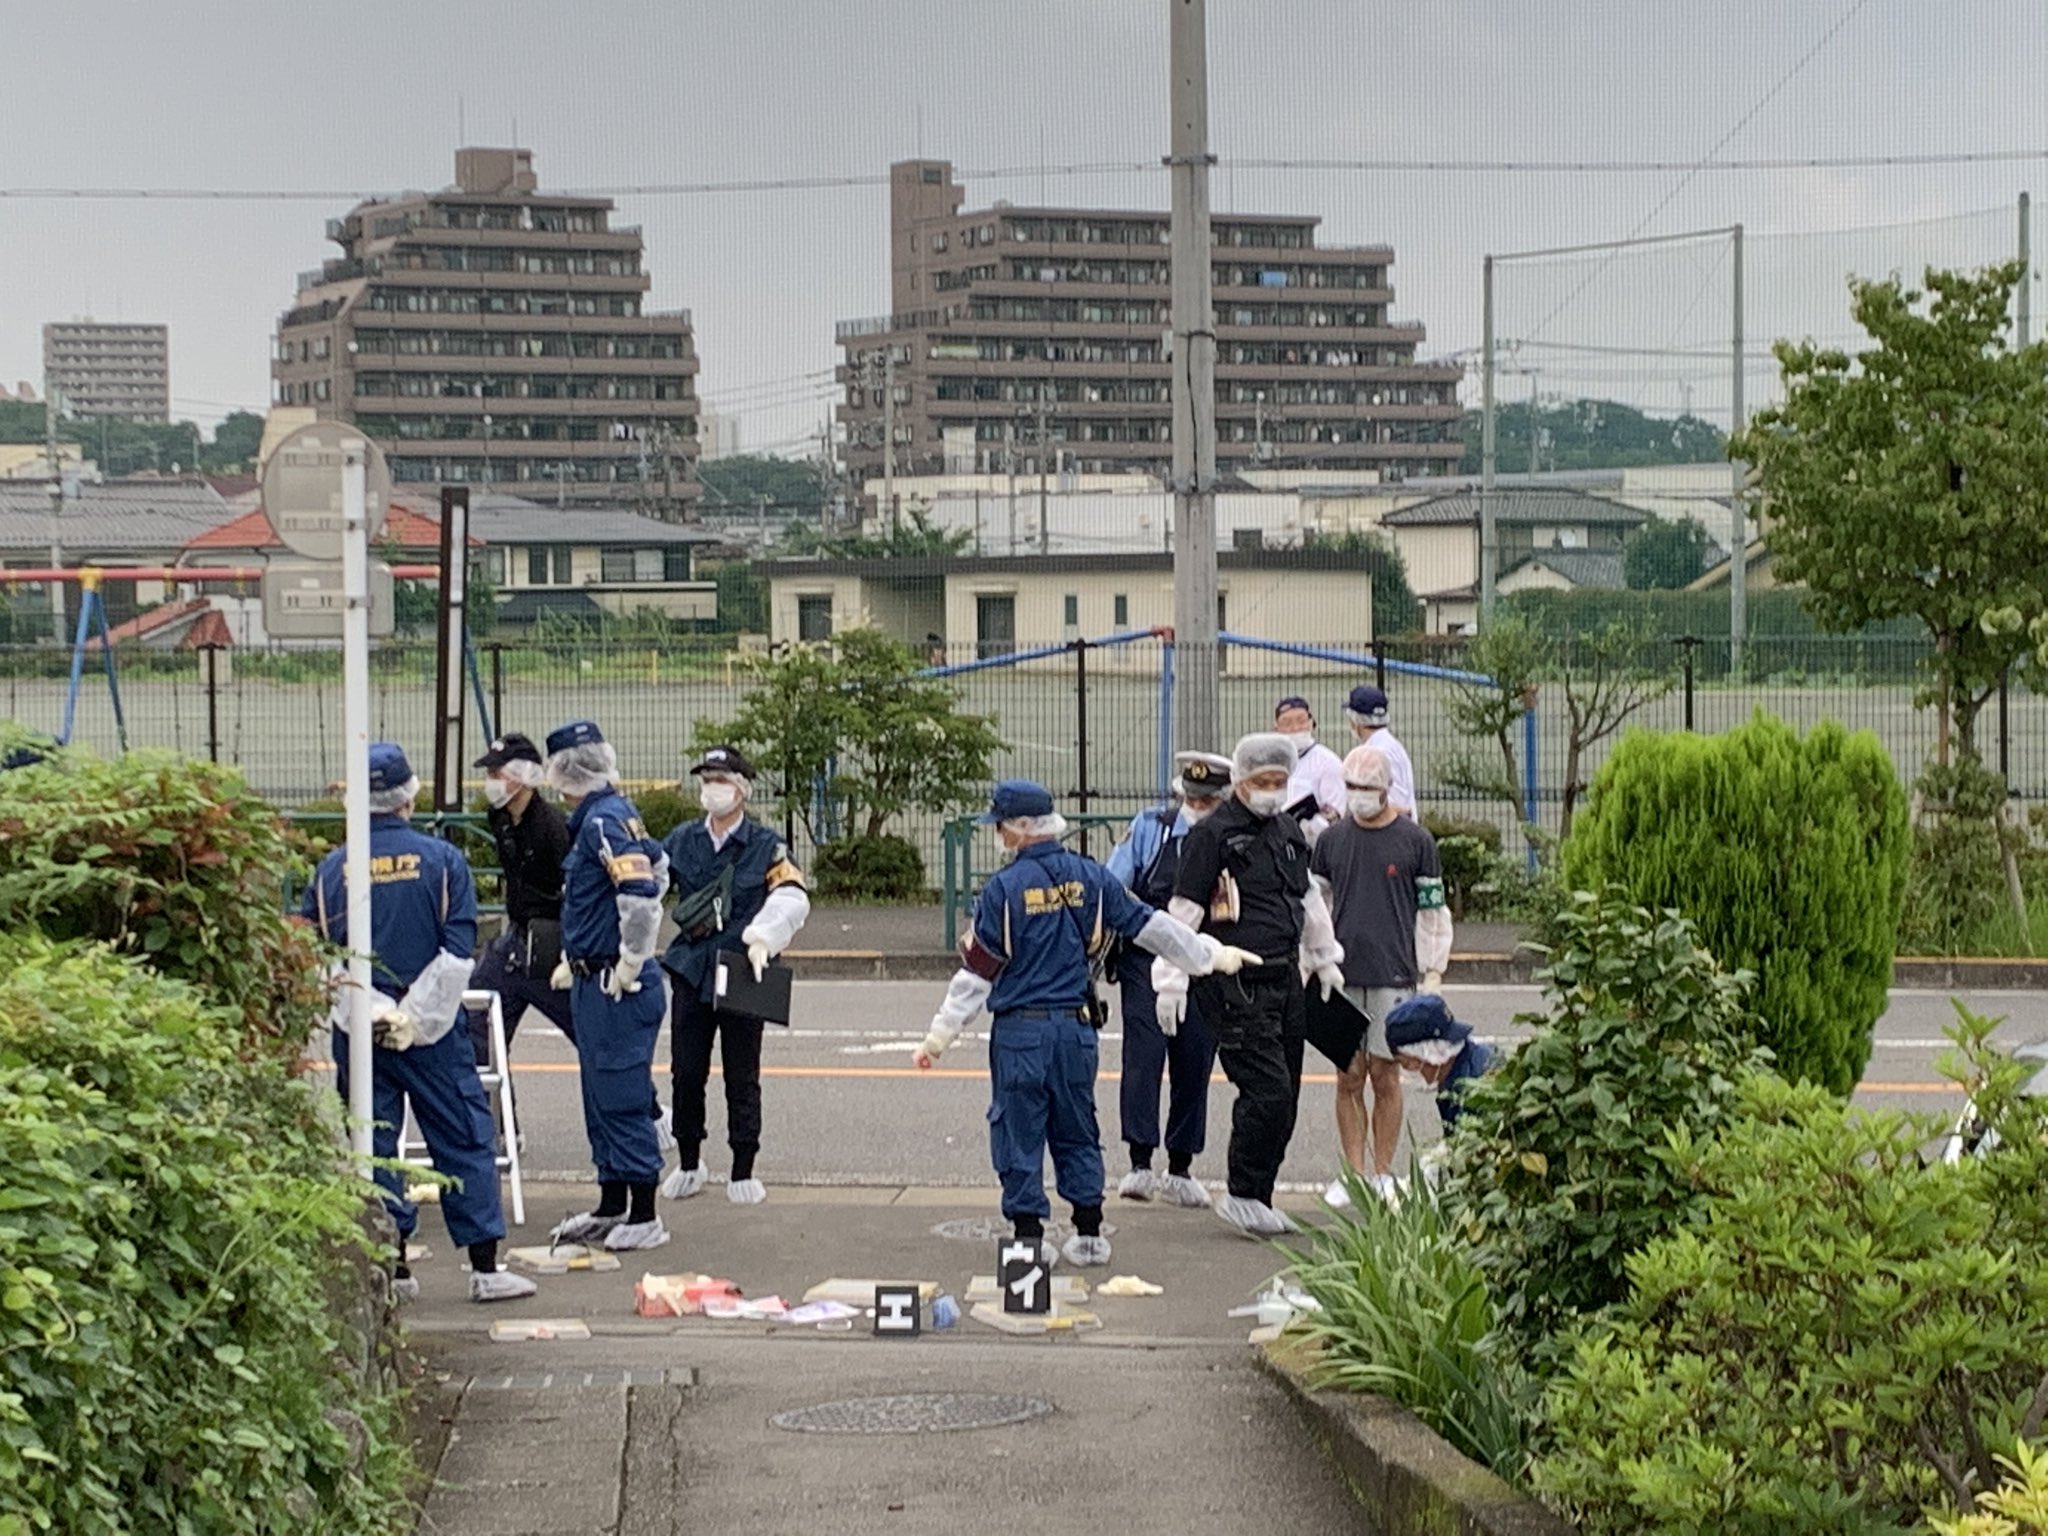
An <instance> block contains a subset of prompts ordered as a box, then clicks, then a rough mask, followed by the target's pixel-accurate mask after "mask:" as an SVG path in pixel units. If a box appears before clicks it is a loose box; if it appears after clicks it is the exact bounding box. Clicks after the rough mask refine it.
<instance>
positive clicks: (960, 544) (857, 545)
mask: <svg viewBox="0 0 2048 1536" xmlns="http://www.w3.org/2000/svg"><path fill="white" fill-rule="evenodd" d="M973 543H974V535H973V534H972V533H971V532H969V531H968V530H967V529H965V528H952V529H947V528H934V527H932V525H931V523H930V521H929V520H928V519H927V517H926V513H925V509H924V508H923V507H921V506H910V507H906V508H905V509H904V512H903V518H902V521H900V522H898V523H896V524H895V525H893V526H892V527H890V528H888V529H887V530H886V531H884V532H882V533H877V534H866V533H856V534H848V535H845V536H843V537H840V538H831V537H828V536H827V535H825V534H822V533H819V532H817V531H815V530H813V529H811V528H809V527H808V526H803V525H799V526H796V527H792V528H791V529H789V530H788V532H787V533H786V534H785V535H784V539H783V543H782V545H781V548H782V549H783V550H785V551H788V552H791V553H795V554H799V555H804V556H810V557H813V558H816V559H821V560H947V559H951V558H952V557H953V556H955V555H961V554H965V553H966V552H967V551H968V549H969V548H970V547H971V546H972V545H973Z"/></svg>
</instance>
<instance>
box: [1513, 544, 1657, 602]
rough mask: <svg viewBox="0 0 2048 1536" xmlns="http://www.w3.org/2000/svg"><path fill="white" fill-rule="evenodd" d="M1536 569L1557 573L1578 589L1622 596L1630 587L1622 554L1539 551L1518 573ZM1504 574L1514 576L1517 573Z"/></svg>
mask: <svg viewBox="0 0 2048 1536" xmlns="http://www.w3.org/2000/svg"><path fill="white" fill-rule="evenodd" d="M1532 565H1540V566H1542V567H1544V568H1545V569H1546V570H1551V571H1555V572H1557V574H1558V575H1560V576H1562V577H1563V578H1564V579H1565V580H1566V581H1568V582H1570V583H1571V584H1572V585H1573V586H1575V587H1597V588H1600V589H1602V590H1605V591H1610V592H1618V591H1620V590H1621V589H1622V588H1623V587H1625V586H1627V585H1628V578H1627V576H1626V575H1625V574H1624V573H1623V569H1622V561H1621V552H1620V551H1619V550H1604V549H1539V550H1537V551H1536V553H1535V554H1533V555H1530V556H1529V557H1528V558H1527V559H1525V560H1523V561H1522V562H1521V563H1520V564H1518V565H1517V566H1515V568H1514V570H1515V571H1520V570H1526V569H1528V568H1529V567H1530V566H1532ZM1504 574H1506V575H1509V576H1512V575H1513V574H1514V571H1508V572H1505V573H1504Z"/></svg>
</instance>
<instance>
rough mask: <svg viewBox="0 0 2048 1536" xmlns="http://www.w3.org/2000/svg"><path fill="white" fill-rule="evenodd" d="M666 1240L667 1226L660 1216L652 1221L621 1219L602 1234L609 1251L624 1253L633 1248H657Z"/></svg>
mask: <svg viewBox="0 0 2048 1536" xmlns="http://www.w3.org/2000/svg"><path fill="white" fill-rule="evenodd" d="M667 1241H668V1228H667V1227H665V1226H663V1225H662V1221H661V1218H660V1217H659V1216H657V1217H655V1218H654V1220H652V1221H623V1222H620V1223H619V1224H618V1225H617V1226H615V1227H613V1228H612V1229H611V1231H609V1232H607V1233H605V1235H604V1246H605V1249H606V1251H607V1252H610V1253H626V1252H629V1251H630V1250H632V1249H635V1248H659V1247H660V1246H661V1245H662V1244H663V1243H666V1242H667Z"/></svg>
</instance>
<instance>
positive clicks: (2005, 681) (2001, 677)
mask: <svg viewBox="0 0 2048 1536" xmlns="http://www.w3.org/2000/svg"><path fill="white" fill-rule="evenodd" d="M2011 706H2012V668H2011V667H2007V668H2006V669H2005V670H2004V671H2003V672H2001V673H1999V674H1998V776H1999V777H2000V778H2001V779H2003V780H2005V782H2006V787H2007V788H2008V789H2010V788H2011V786H2012V716H2011Z"/></svg>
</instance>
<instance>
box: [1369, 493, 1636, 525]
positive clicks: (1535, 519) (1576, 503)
mask: <svg viewBox="0 0 2048 1536" xmlns="http://www.w3.org/2000/svg"><path fill="white" fill-rule="evenodd" d="M1493 515H1494V519H1495V521H1496V522H1499V523H1514V524H1517V525H1523V524H1530V523H1544V524H1549V523H1561V524H1568V525H1570V526H1574V527H1586V526H1590V525H1596V524H1597V525H1602V526H1610V527H1621V528H1634V527H1637V526H1639V525H1640V524H1643V523H1646V522H1648V521H1649V520H1650V514H1649V513H1647V512H1644V511H1641V510H1639V509H1638V508H1635V507H1626V506H1623V505H1622V504H1621V503H1620V502H1618V501H1610V500H1608V499H1607V498H1606V497H1605V496H1589V495H1587V494H1586V493H1585V492H1584V491H1572V490H1555V491H1551V490H1499V491H1496V492H1495V493H1494V497H1493ZM1380 521H1381V523H1383V524H1384V525H1385V526H1386V527H1389V528H1468V527H1476V526H1477V525H1478V522H1479V493H1478V492H1477V491H1459V492H1456V493H1455V494H1453V495H1449V496H1435V497H1432V498H1430V499H1429V500H1428V501H1418V502H1417V503H1416V504H1415V505H1414V506H1412V507H1403V508H1401V509H1400V510H1399V511H1398V512H1389V513H1388V514H1387V515H1386V516H1385V517H1383V518H1381V519H1380Z"/></svg>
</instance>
